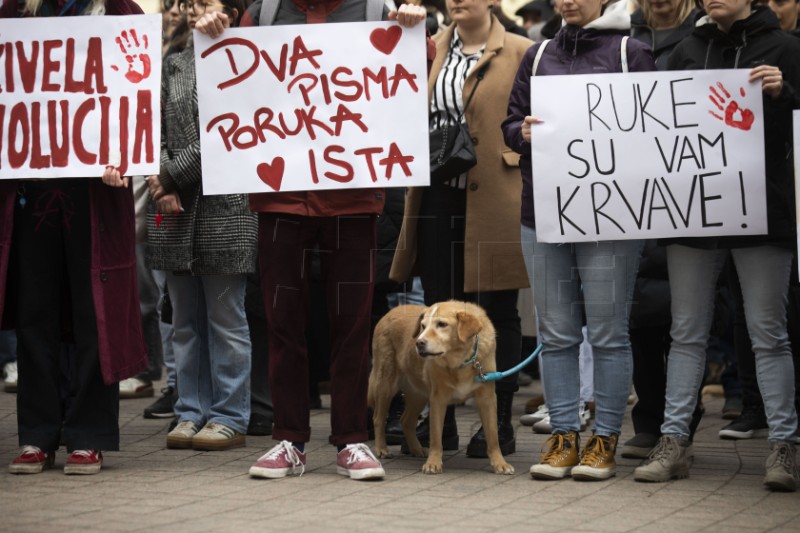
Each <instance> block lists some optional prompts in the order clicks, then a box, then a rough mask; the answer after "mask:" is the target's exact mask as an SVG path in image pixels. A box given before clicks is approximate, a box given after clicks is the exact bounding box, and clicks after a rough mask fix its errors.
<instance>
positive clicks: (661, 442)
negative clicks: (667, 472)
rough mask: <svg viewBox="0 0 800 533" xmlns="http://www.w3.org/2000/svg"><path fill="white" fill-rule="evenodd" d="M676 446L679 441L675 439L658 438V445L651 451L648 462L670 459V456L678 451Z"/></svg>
mask: <svg viewBox="0 0 800 533" xmlns="http://www.w3.org/2000/svg"><path fill="white" fill-rule="evenodd" d="M676 446H678V443H677V442H675V439H671V438H668V437H664V438H661V439H658V444H656V447H655V448H653V451H651V452H650V457H649V458H648V461H647V462H648V464H649V463H654V462H662V461H664V460H669V458H670V457H671V456H672V455H673V454H675V452H676V451H677V448H676Z"/></svg>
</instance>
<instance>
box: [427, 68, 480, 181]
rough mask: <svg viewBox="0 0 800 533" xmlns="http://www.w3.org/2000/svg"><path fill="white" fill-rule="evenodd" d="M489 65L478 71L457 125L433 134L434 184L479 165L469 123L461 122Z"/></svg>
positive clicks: (431, 147) (432, 163)
mask: <svg viewBox="0 0 800 533" xmlns="http://www.w3.org/2000/svg"><path fill="white" fill-rule="evenodd" d="M487 67H488V65H484V66H483V68H481V70H480V71H478V80H477V81H476V82H475V86H474V87H472V92H471V93H469V98H467V102H466V104H464V109H463V111H461V114H460V115H459V116H458V121H457V122H456V123H455V124H449V125H446V126H444V127H442V128H439V129H436V130H433V131H432V132H431V133H430V151H431V184H432V185H440V184H442V183H444V182H446V181H448V180H451V179H453V178H455V177H458V176H460V175H461V174H463V173H464V172H466V171H467V170H469V169H471V168H472V167H474V166H475V165H476V164H477V163H478V159H477V157H476V155H475V144H474V143H473V142H472V136H471V135H470V133H469V128H468V127H467V125H466V123H464V122H462V119H463V118H464V113H465V112H466V111H467V107H469V103H470V102H471V101H472V97H473V96H474V95H475V90H476V89H477V88H478V84H479V83H480V82H481V80H482V79H483V75H484V74H485V73H486V68H487Z"/></svg>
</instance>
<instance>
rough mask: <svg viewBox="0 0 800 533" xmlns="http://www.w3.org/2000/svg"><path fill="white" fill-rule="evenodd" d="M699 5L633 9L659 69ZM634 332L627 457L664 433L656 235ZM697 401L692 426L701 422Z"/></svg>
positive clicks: (662, 286) (688, 0) (663, 337)
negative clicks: (633, 394) (631, 430)
mask: <svg viewBox="0 0 800 533" xmlns="http://www.w3.org/2000/svg"><path fill="white" fill-rule="evenodd" d="M697 13H698V10H697V9H696V8H695V6H694V1H693V0H668V1H660V0H656V1H653V0H642V2H641V4H640V7H639V9H637V10H636V11H635V12H634V13H633V14H632V15H631V37H632V38H634V39H637V40H639V41H642V42H644V43H646V44H648V45H650V47H651V48H652V49H653V56H654V58H655V62H656V68H658V70H666V68H667V58H669V55H670V53H671V52H672V50H673V49H674V48H675V46H676V45H677V44H678V43H679V42H681V41H682V40H683V39H684V38H685V37H686V36H687V35H689V34H690V33H691V32H692V29H693V28H694V21H695V19H696V18H697ZM633 301H634V305H633V307H632V308H631V317H630V336H631V350H632V353H633V386H634V389H635V390H636V396H637V400H636V404H635V405H634V406H633V409H632V411H631V418H632V419H633V428H634V431H635V435H634V436H633V437H631V438H630V439H628V440H627V441H626V442H625V444H624V445H623V446H622V456H623V457H634V458H640V459H644V458H645V457H647V455H648V454H649V453H650V451H651V450H652V449H653V447H654V446H655V445H656V442H657V441H658V438H659V437H660V436H661V429H660V428H661V423H662V422H663V421H664V393H665V391H666V388H667V355H668V354H669V344H670V340H671V339H670V336H669V327H670V322H671V318H670V313H669V306H670V301H669V276H668V274H667V254H666V250H664V247H663V246H659V245H658V242H657V241H655V240H650V241H647V242H645V245H644V249H643V250H642V257H641V261H640V264H639V273H638V275H637V277H636V287H635V289H634V292H633ZM700 411H701V410H700V406H699V405H698V406H697V409H696V412H695V417H694V419H693V426H694V427H695V428H696V427H697V424H698V423H699V422H700V415H701V412H700Z"/></svg>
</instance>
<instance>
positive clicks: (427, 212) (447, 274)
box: [417, 186, 522, 393]
mask: <svg viewBox="0 0 800 533" xmlns="http://www.w3.org/2000/svg"><path fill="white" fill-rule="evenodd" d="M466 208H467V193H466V191H465V190H463V189H455V188H453V187H446V186H433V187H429V188H428V189H426V190H425V194H424V196H423V198H422V207H421V209H420V218H419V220H418V222H417V266H418V267H419V270H420V279H421V280H422V288H423V290H424V291H425V305H433V304H434V303H436V302H441V301H445V300H450V299H455V300H463V301H468V302H474V303H476V304H478V305H480V306H481V307H483V308H484V309H485V310H486V314H487V315H488V316H489V319H490V320H491V321H492V324H494V327H495V330H497V369H498V371H503V370H508V369H509V368H512V367H514V366H516V365H517V364H519V362H520V354H521V349H522V329H521V323H520V318H519V312H518V311H517V298H518V293H519V291H518V290H516V289H513V290H506V291H486V292H477V293H465V292H464V235H465V229H466ZM517 375H518V374H517V373H514V374H512V375H510V376H508V377H506V378H504V379H502V380H500V381H498V382H496V386H495V390H496V391H497V392H498V393H503V392H505V393H513V392H516V391H517V389H518V388H519V387H518V386H517Z"/></svg>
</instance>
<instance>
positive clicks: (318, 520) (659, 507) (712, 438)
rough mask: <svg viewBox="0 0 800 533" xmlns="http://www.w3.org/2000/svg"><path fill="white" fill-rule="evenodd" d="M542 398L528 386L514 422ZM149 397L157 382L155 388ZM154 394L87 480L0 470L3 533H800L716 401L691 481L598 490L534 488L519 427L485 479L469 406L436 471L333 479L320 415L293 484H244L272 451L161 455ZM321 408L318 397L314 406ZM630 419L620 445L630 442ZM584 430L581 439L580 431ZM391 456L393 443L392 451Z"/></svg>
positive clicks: (12, 440) (761, 444) (2, 408)
mask: <svg viewBox="0 0 800 533" xmlns="http://www.w3.org/2000/svg"><path fill="white" fill-rule="evenodd" d="M536 389H537V387H536V383H534V385H532V386H528V387H524V388H523V389H522V390H521V391H520V393H519V394H518V395H517V398H516V400H515V405H514V408H515V420H516V419H518V417H519V415H521V414H522V413H523V408H524V404H525V401H526V400H527V399H528V398H530V397H531V396H532V395H533V394H534V392H535V390H536ZM156 390H158V387H157V388H156ZM151 401H152V399H150V398H148V399H139V400H123V401H122V402H121V405H120V425H121V431H122V444H121V451H119V452H108V453H106V454H105V463H104V467H103V471H102V472H101V473H100V474H99V475H96V476H70V477H67V476H65V475H64V474H63V472H62V470H61V468H62V467H63V463H64V459H65V457H66V454H65V452H64V451H63V450H61V451H59V453H58V454H57V456H56V468H55V469H53V470H49V471H46V472H44V473H42V474H39V475H34V476H12V475H10V474H8V473H7V471H6V470H3V471H2V472H0V513H2V522H1V524H2V525H0V530H3V531H14V532H17V531H36V532H38V531H59V532H61V531H173V532H174V531H192V532H201V531H265V530H270V531H271V530H276V531H277V530H290V531H326V532H327V531H330V532H337V531H342V532H344V531H377V530H380V531H381V532H392V531H409V532H411V531H442V532H444V531H458V532H478V531H495V530H502V531H563V530H568V531H658V532H664V531H675V532H681V533H684V532H690V531H714V532H717V531H748V532H749V531H776V532H778V531H780V532H789V531H800V493H793V494H781V493H771V492H769V491H767V490H766V489H764V488H763V486H762V484H761V479H762V476H763V462H764V458H765V457H766V455H767V451H768V449H767V442H766V441H765V440H763V439H756V440H744V441H723V440H720V439H719V438H718V437H717V432H718V430H719V429H720V427H722V426H723V425H724V423H725V421H723V420H722V419H721V418H720V410H721V408H722V400H721V399H718V398H710V397H706V398H705V406H706V415H705V417H704V419H703V421H702V423H701V425H700V429H699V431H698V433H697V436H696V439H695V445H694V447H695V460H694V466H693V468H692V471H691V477H690V478H689V479H686V480H682V481H675V482H670V483H663V484H641V483H636V482H634V481H633V476H632V472H633V469H634V468H635V467H636V466H637V464H638V461H635V460H628V459H621V458H618V463H619V465H618V473H617V476H616V477H615V478H613V479H611V480H609V481H606V482H595V483H586V482H576V481H573V480H571V479H566V480H562V481H554V482H544V481H533V480H532V479H531V478H530V476H529V475H528V468H529V467H530V465H531V464H532V462H533V461H534V458H535V457H537V458H538V455H539V450H540V448H541V446H542V444H543V443H544V441H545V438H546V436H544V435H536V434H533V433H532V432H531V430H530V428H528V427H523V426H518V427H517V453H515V454H513V455H511V456H509V457H508V458H507V459H508V460H509V462H511V464H513V465H514V467H515V468H516V470H517V473H516V474H515V475H513V476H498V475H494V474H492V473H491V471H490V469H489V466H488V461H486V460H483V459H470V458H467V457H466V455H465V448H466V445H467V442H468V440H469V437H470V435H471V434H472V432H473V431H474V430H476V429H477V427H478V421H477V420H478V417H477V413H476V411H475V409H474V408H473V407H472V406H471V405H466V406H462V407H459V408H458V409H457V415H456V416H457V418H458V427H459V435H460V438H461V442H460V444H461V447H460V449H459V450H458V451H457V452H446V456H445V463H444V468H445V472H444V473H443V474H441V475H436V476H429V475H424V474H422V473H421V472H420V467H421V466H422V461H421V460H420V459H415V458H409V457H404V456H399V457H396V458H394V459H390V460H386V461H384V467H385V469H386V472H387V476H386V478H385V480H383V481H372V482H357V481H351V480H349V479H347V478H345V477H342V476H339V475H337V474H336V465H335V455H336V454H335V449H334V448H333V447H331V446H329V445H328V444H327V438H328V433H329V431H330V425H329V412H328V410H327V409H325V408H323V409H319V410H315V411H313V413H312V417H311V426H312V431H313V434H312V440H311V442H310V443H309V444H308V445H307V447H306V452H307V453H308V467H307V469H306V473H305V474H304V475H303V476H302V477H292V478H286V479H280V480H263V479H250V478H249V477H248V475H247V471H248V468H249V467H250V465H251V464H252V463H253V462H254V461H255V460H256V459H257V458H258V457H259V456H260V455H261V454H262V453H263V452H264V451H265V450H266V449H268V448H270V447H271V446H272V445H273V444H274V442H273V441H272V440H271V438H270V437H248V438H247V447H245V448H240V449H237V450H230V451H225V452H197V451H192V450H167V449H166V447H165V439H166V433H167V431H166V430H167V422H166V421H159V420H145V419H143V418H142V416H141V413H142V409H143V408H144V407H145V406H147V405H148V404H149V403H150V402H151ZM329 401H330V399H329V398H328V397H325V396H323V407H325V406H327V405H329V403H328V402H329ZM632 431H633V430H632V427H631V424H630V417H629V416H627V417H626V423H625V426H624V428H623V435H622V438H621V441H624V440H625V439H627V438H629V437H630V436H631V435H632ZM584 435H586V434H584ZM17 445H18V443H17V434H16V411H15V396H14V395H13V394H4V393H0V461H3V462H4V464H5V463H8V462H9V461H10V460H11V459H12V458H13V457H14V456H15V454H16V452H17ZM397 452H398V455H400V454H399V447H397Z"/></svg>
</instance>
